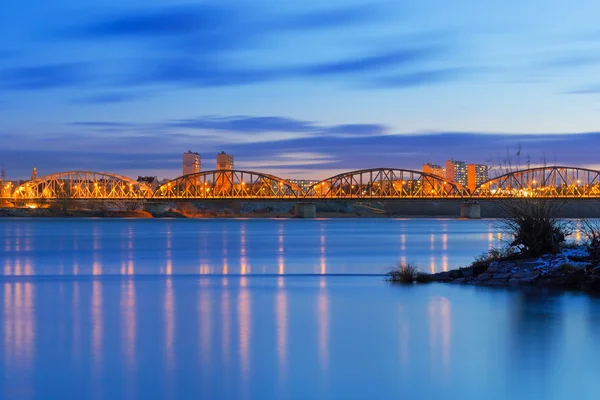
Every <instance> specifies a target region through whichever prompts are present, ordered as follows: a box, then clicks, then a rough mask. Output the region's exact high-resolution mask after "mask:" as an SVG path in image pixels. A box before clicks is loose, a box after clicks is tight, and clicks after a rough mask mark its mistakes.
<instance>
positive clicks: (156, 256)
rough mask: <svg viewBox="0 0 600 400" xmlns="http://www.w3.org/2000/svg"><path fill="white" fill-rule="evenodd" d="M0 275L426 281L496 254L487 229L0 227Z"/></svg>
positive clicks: (448, 223)
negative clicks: (397, 277)
mask: <svg viewBox="0 0 600 400" xmlns="http://www.w3.org/2000/svg"><path fill="white" fill-rule="evenodd" d="M0 226H2V227H3V229H2V230H0V232H2V235H3V238H2V240H3V242H4V249H5V252H4V253H5V254H4V260H3V267H2V274H3V275H11V276H21V275H67V276H69V275H128V276H131V275H157V274H158V275H182V274H183V275H250V274H252V275H254V274H273V275H285V274H320V275H326V274H382V273H385V272H387V271H388V270H389V268H391V267H392V266H393V265H395V264H396V263H398V262H409V263H414V264H418V265H419V266H420V267H421V268H422V269H424V270H426V271H430V272H438V271H447V270H448V269H451V268H455V267H458V266H462V265H465V264H468V263H469V262H470V261H472V259H473V258H474V257H475V256H477V255H479V254H481V253H483V252H484V251H486V250H488V249H490V248H492V247H498V246H499V245H500V244H501V243H502V240H503V238H502V236H501V235H500V233H499V232H497V231H496V230H495V228H494V223H493V221H485V220H484V221H461V220H438V219H374V220H373V219H371V220H370V219H361V220H309V221H307V220H304V221H301V220H154V221H146V220H85V219H81V220H61V219H56V220H15V219H0Z"/></svg>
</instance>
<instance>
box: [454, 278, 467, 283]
mask: <svg viewBox="0 0 600 400" xmlns="http://www.w3.org/2000/svg"><path fill="white" fill-rule="evenodd" d="M453 282H454V283H465V282H466V279H465V278H458V279H455V280H454V281H453Z"/></svg>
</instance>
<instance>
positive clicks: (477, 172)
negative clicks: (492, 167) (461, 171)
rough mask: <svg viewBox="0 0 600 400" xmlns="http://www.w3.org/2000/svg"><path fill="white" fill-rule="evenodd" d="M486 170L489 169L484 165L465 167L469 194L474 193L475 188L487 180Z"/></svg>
mask: <svg viewBox="0 0 600 400" xmlns="http://www.w3.org/2000/svg"><path fill="white" fill-rule="evenodd" d="M488 170H489V167H488V166H487V165H485V164H468V165H467V181H468V183H469V191H470V192H471V193H473V192H474V191H475V189H476V188H477V186H479V185H481V184H482V183H483V182H485V181H487V180H488Z"/></svg>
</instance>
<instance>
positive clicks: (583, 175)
mask: <svg viewBox="0 0 600 400" xmlns="http://www.w3.org/2000/svg"><path fill="white" fill-rule="evenodd" d="M472 197H486V198H511V197H539V198H580V197H581V198H583V197H600V171H596V170H593V169H588V168H577V167H565V166H545V167H535V168H527V169H523V170H518V171H510V172H508V173H505V174H503V175H500V176H497V177H495V178H492V179H489V180H487V181H486V182H483V183H481V184H480V185H479V186H477V188H476V189H475V191H474V192H473V196H472Z"/></svg>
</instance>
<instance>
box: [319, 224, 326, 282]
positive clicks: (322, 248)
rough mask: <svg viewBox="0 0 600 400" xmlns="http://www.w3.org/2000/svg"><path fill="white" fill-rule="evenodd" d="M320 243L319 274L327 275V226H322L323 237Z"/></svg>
mask: <svg viewBox="0 0 600 400" xmlns="http://www.w3.org/2000/svg"><path fill="white" fill-rule="evenodd" d="M320 242H321V246H320V248H319V251H320V254H321V257H320V266H321V268H320V271H319V273H320V274H321V275H325V274H326V273H327V254H326V251H325V242H326V236H325V225H321V237H320Z"/></svg>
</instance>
